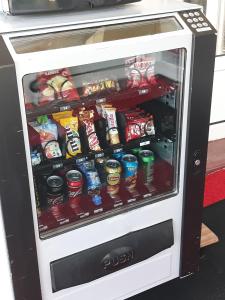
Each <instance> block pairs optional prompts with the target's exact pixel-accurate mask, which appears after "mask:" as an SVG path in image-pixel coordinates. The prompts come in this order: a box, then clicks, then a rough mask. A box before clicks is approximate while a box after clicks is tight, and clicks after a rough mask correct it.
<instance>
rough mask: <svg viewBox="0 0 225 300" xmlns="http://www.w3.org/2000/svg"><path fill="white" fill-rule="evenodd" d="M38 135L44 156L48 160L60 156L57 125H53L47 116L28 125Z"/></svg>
mask: <svg viewBox="0 0 225 300" xmlns="http://www.w3.org/2000/svg"><path fill="white" fill-rule="evenodd" d="M29 125H30V126H31V127H33V128H34V130H36V131H37V132H38V133H39V135H40V141H41V146H42V148H43V150H44V153H45V156H46V158H48V159H52V158H57V157H61V156H62V152H61V150H60V147H59V143H58V142H57V139H58V130H57V125H56V124H54V123H53V122H52V121H51V120H50V119H48V117H47V116H40V117H38V118H37V121H36V122H31V123H30V124H29Z"/></svg>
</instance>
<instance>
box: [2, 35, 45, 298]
mask: <svg viewBox="0 0 225 300" xmlns="http://www.w3.org/2000/svg"><path fill="white" fill-rule="evenodd" d="M1 55H2V56H1ZM0 91H1V95H2V96H1V109H0V136H1V147H0V196H1V208H2V212H3V219H4V226H5V232H6V239H7V246H8V253H9V259H10V265H11V272H12V280H13V287H14V294H15V299H16V300H25V299H30V300H31V299H32V300H41V299H42V297H41V288H40V280H39V270H38V261H37V253H36V242H35V236H34V224H33V217H32V208H31V199H30V190H29V182H28V173H27V164H26V157H25V147H24V139H23V131H22V121H21V113H20V107H19V96H18V90H17V79H16V71H15V66H14V62H13V60H12V58H11V56H10V54H9V52H8V49H7V48H6V45H5V43H4V41H3V39H2V37H1V36H0Z"/></svg>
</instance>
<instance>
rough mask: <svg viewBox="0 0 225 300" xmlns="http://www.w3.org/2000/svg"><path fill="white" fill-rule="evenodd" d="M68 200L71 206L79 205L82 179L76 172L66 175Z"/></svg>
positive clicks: (69, 172)
mask: <svg viewBox="0 0 225 300" xmlns="http://www.w3.org/2000/svg"><path fill="white" fill-rule="evenodd" d="M66 181H67V189H68V200H69V201H70V202H71V204H72V205H74V206H77V205H79V201H80V195H81V194H82V187H83V177H82V174H81V173H80V172H79V171H77V170H70V171H68V172H67V173H66Z"/></svg>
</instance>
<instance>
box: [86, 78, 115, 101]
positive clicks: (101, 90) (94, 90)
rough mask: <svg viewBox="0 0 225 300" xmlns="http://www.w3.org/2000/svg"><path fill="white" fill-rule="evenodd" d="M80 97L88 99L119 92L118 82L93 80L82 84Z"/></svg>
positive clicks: (104, 79)
mask: <svg viewBox="0 0 225 300" xmlns="http://www.w3.org/2000/svg"><path fill="white" fill-rule="evenodd" d="M82 85H83V88H82V96H83V97H88V96H92V95H95V94H103V95H108V94H110V93H112V92H114V91H115V92H116V91H117V92H118V91H119V90H120V87H119V82H118V80H115V79H109V78H103V79H95V80H93V81H92V80H91V81H88V82H86V81H85V82H83V83H82Z"/></svg>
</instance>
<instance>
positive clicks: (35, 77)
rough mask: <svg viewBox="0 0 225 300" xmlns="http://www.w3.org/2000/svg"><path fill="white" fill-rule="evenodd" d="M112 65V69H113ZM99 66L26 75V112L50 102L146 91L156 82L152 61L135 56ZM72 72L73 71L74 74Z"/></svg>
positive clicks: (150, 56)
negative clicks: (121, 92)
mask: <svg viewBox="0 0 225 300" xmlns="http://www.w3.org/2000/svg"><path fill="white" fill-rule="evenodd" d="M112 66H113V67H112ZM112 66H110V64H109V68H108V69H107V67H106V66H105V64H104V63H99V65H98V66H97V67H96V69H94V70H93V67H91V66H90V70H93V71H90V70H86V71H85V72H84V71H82V68H81V67H74V68H70V69H68V68H63V69H59V70H52V71H46V72H40V73H37V74H32V76H30V77H29V75H27V76H25V78H24V86H25V90H24V94H25V106H26V109H27V110H33V109H34V108H36V107H40V106H45V105H47V104H50V103H52V102H53V101H63V102H65V103H69V102H72V101H76V100H80V99H83V98H86V97H90V96H97V97H107V96H108V95H110V94H112V93H115V92H119V91H122V90H126V89H133V88H138V89H146V88H149V87H150V86H151V84H154V82H155V58H154V57H153V56H152V55H138V56H134V57H130V58H127V59H124V60H123V61H121V62H120V63H119V64H118V65H117V64H116V66H115V63H113V64H112ZM73 70H74V72H73Z"/></svg>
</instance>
